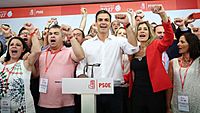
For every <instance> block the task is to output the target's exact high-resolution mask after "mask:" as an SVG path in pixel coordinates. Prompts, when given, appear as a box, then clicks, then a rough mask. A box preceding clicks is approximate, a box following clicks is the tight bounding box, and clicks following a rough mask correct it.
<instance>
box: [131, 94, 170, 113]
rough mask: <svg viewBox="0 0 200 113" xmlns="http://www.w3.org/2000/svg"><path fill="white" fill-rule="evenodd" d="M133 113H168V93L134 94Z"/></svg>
mask: <svg viewBox="0 0 200 113" xmlns="http://www.w3.org/2000/svg"><path fill="white" fill-rule="evenodd" d="M131 104H132V108H131V110H132V113H166V92H165V91H162V92H157V93H152V94H137V93H136V92H135V94H134V93H133V94H132V103H131Z"/></svg>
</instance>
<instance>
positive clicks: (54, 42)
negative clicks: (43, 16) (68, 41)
mask: <svg viewBox="0 0 200 113" xmlns="http://www.w3.org/2000/svg"><path fill="white" fill-rule="evenodd" d="M63 40H64V38H63V37H62V33H61V30H60V29H59V28H51V29H50V30H49V35H48V42H49V44H50V47H51V48H52V49H60V47H61V46H62V45H63Z"/></svg>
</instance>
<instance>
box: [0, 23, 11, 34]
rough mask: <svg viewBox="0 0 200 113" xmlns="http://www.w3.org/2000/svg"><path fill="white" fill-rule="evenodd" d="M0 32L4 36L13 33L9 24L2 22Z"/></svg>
mask: <svg viewBox="0 0 200 113" xmlns="http://www.w3.org/2000/svg"><path fill="white" fill-rule="evenodd" d="M0 32H2V34H3V35H4V36H5V37H12V36H13V33H12V31H11V28H10V26H9V25H7V24H2V25H1V27H0Z"/></svg>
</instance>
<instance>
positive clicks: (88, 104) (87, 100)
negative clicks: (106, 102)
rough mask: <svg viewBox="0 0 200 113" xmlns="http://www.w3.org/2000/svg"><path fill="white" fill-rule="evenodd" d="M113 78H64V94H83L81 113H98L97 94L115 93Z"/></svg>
mask: <svg viewBox="0 0 200 113" xmlns="http://www.w3.org/2000/svg"><path fill="white" fill-rule="evenodd" d="M113 93H114V83H113V79H112V78H101V79H95V78H63V79H62V94H80V95H81V113H96V95H99V94H113Z"/></svg>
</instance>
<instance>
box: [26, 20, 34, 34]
mask: <svg viewBox="0 0 200 113" xmlns="http://www.w3.org/2000/svg"><path fill="white" fill-rule="evenodd" d="M23 27H24V28H26V29H27V30H28V31H29V32H30V33H33V32H34V30H35V27H34V25H33V24H32V23H31V22H26V23H25V24H24V26H23Z"/></svg>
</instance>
